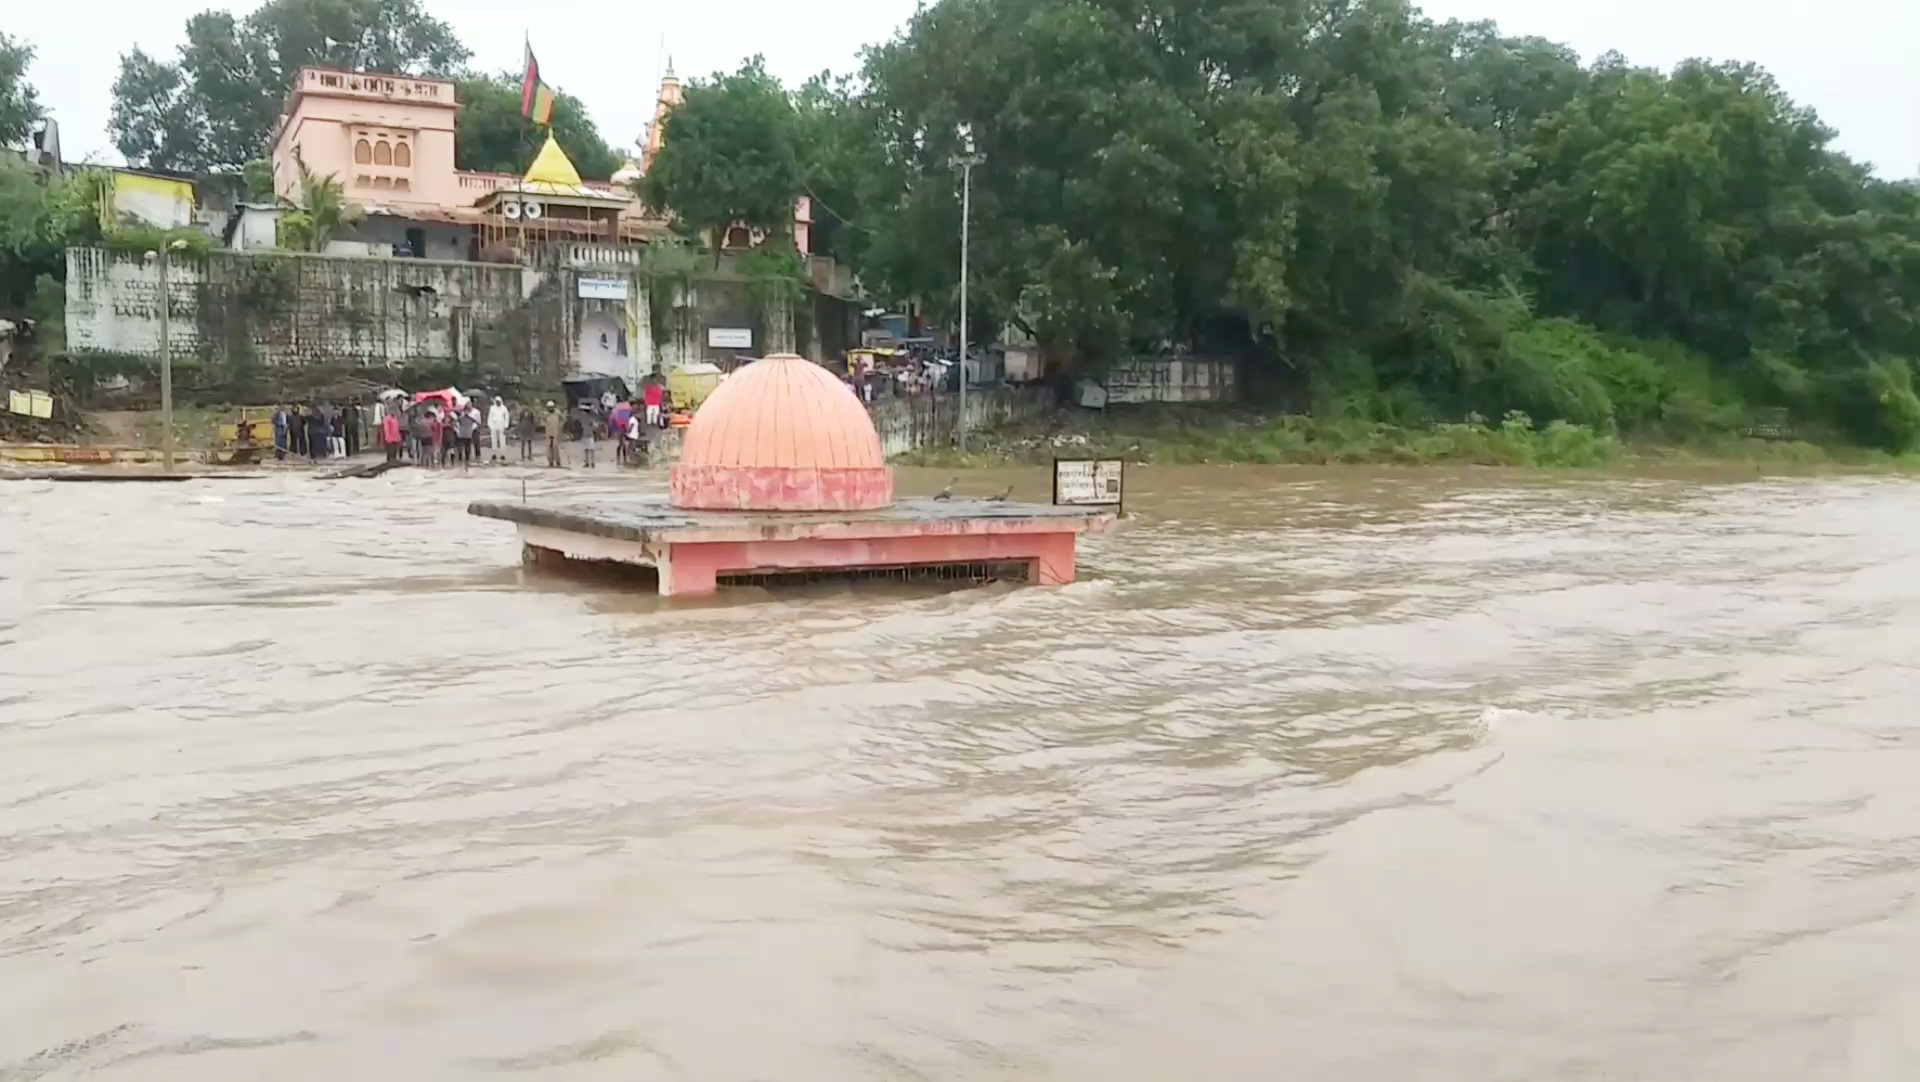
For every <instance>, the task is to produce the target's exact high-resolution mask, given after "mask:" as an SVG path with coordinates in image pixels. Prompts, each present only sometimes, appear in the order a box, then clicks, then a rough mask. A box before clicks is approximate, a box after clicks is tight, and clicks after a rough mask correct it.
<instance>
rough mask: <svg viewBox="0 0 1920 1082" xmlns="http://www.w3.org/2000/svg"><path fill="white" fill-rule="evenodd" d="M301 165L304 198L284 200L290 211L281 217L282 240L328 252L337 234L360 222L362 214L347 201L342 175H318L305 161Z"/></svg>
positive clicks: (292, 245) (298, 247) (296, 247)
mask: <svg viewBox="0 0 1920 1082" xmlns="http://www.w3.org/2000/svg"><path fill="white" fill-rule="evenodd" d="M299 166H300V197H299V198H298V199H294V200H283V203H284V204H285V207H286V213H285V214H283V215H281V217H280V242H281V244H283V245H285V246H286V247H288V248H292V249H294V250H296V251H302V252H324V251H326V250H327V243H328V242H329V241H331V240H332V239H333V238H334V235H335V234H336V233H338V232H340V231H341V230H342V229H347V228H351V227H352V226H354V225H357V224H358V223H359V222H360V220H361V217H362V214H361V211H360V208H358V207H355V206H354V205H352V204H351V203H348V202H347V195H346V190H345V189H344V188H343V187H342V186H341V184H340V178H338V177H335V176H332V175H328V176H315V175H314V174H313V172H312V170H309V169H308V168H307V165H306V163H305V162H301V163H299Z"/></svg>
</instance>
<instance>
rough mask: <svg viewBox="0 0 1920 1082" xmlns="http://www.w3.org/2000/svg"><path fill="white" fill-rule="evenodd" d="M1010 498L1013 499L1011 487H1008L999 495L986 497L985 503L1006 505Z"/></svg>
mask: <svg viewBox="0 0 1920 1082" xmlns="http://www.w3.org/2000/svg"><path fill="white" fill-rule="evenodd" d="M1012 498H1013V486H1012V485H1008V486H1007V490H1006V491H1005V492H1002V493H1001V494H1000V495H998V496H988V497H987V502H988V503H1006V502H1007V501H1008V500H1010V499H1012Z"/></svg>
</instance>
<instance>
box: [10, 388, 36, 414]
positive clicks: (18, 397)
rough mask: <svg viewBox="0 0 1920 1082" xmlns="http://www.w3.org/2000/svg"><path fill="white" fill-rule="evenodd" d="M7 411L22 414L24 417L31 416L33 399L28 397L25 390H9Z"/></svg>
mask: <svg viewBox="0 0 1920 1082" xmlns="http://www.w3.org/2000/svg"><path fill="white" fill-rule="evenodd" d="M7 412H8V413H17V414H20V415H21V416H22V417H26V416H30V415H32V413H33V399H31V398H29V397H27V392H25V391H8V392H7Z"/></svg>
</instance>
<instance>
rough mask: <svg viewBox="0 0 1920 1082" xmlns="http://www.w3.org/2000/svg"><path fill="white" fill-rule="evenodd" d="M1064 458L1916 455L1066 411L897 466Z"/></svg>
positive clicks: (1822, 446)
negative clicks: (968, 445)
mask: <svg viewBox="0 0 1920 1082" xmlns="http://www.w3.org/2000/svg"><path fill="white" fill-rule="evenodd" d="M1056 457H1059V458H1065V457H1097V458H1122V459H1126V460H1127V461H1129V462H1135V463H1152V464H1162V465H1256V464H1257V465H1283V464H1285V465H1311V466H1327V465H1406V466H1421V465H1473V466H1521V467H1527V466H1537V467H1553V468H1572V469H1597V468H1604V467H1608V466H1618V465H1626V464H1633V463H1648V462H1651V463H1674V464H1689V465H1690V464H1701V465H1732V464H1751V465H1754V466H1757V467H1769V466H1771V467H1780V468H1797V467H1807V466H1835V467H1843V468H1848V469H1868V470H1889V471H1905V470H1920V456H1913V455H1902V456H1896V455H1892V454H1888V453H1887V452H1884V451H1876V450H1871V449H1867V448H1861V447H1853V446H1846V445H1836V444H1831V443H1824V442H1823V443H1815V442H1811V441H1808V440H1802V439H1768V440H1763V439H1750V438H1741V437H1739V436H1735V435H1732V434H1719V435H1713V436H1702V437H1698V438H1694V439H1690V440H1659V439H1652V438H1641V437H1636V438H1627V439H1622V438H1621V437H1618V436H1613V435H1609V434H1605V433H1601V432H1598V431H1595V430H1594V429H1592V428H1589V427H1587V426H1585V425H1574V424H1567V423H1566V422H1564V421H1555V422H1552V423H1550V424H1547V425H1544V426H1538V427H1536V426H1535V425H1534V424H1533V423H1532V421H1531V420H1529V419H1528V418H1527V417H1526V416H1525V415H1523V414H1510V415H1508V416H1507V417H1506V418H1505V419H1503V420H1501V421H1497V422H1488V423H1485V424H1474V423H1451V424H1434V425H1427V426H1424V427H1408V426H1401V425H1392V424H1383V423H1379V422H1372V421H1362V420H1352V419H1340V420H1324V419H1321V418H1316V417H1311V416H1306V415H1300V414H1284V415H1263V414H1258V413H1252V412H1240V411H1236V412H1231V413H1223V412H1221V411H1219V410H1217V409H1212V410H1210V409H1204V408H1148V409H1138V410H1134V409H1129V410H1115V411H1109V412H1106V413H1094V412H1091V411H1084V410H1062V411H1058V412H1055V413H1053V414H1050V415H1048V416H1046V417H1044V418H1040V419H1038V420H1036V421H1033V422H1029V423H1026V424H1021V425H1015V426H1008V427H1005V428H1000V429H995V430H992V431H988V432H977V433H974V434H973V437H972V440H971V449H970V450H969V452H968V453H966V454H961V453H959V452H958V451H955V450H954V449H952V448H926V449H922V450H917V451H910V452H908V453H906V454H903V455H899V456H897V457H896V458H895V460H894V461H896V462H898V463H900V464H902V465H910V466H930V467H940V468H966V467H984V466H1007V465H1044V464H1045V463H1047V462H1049V461H1051V460H1052V459H1054V458H1056Z"/></svg>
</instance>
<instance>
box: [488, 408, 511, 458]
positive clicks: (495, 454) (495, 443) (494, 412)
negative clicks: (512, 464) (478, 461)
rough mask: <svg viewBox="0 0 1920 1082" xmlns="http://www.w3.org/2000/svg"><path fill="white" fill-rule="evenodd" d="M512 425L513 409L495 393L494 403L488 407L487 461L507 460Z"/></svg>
mask: <svg viewBox="0 0 1920 1082" xmlns="http://www.w3.org/2000/svg"><path fill="white" fill-rule="evenodd" d="M512 425H513V411H511V410H509V409H507V400H506V399H504V398H501V397H500V396H499V395H494V396H493V405H491V406H488V407H487V451H488V455H487V461H489V462H505V461H506V460H507V429H508V428H510V427H512Z"/></svg>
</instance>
